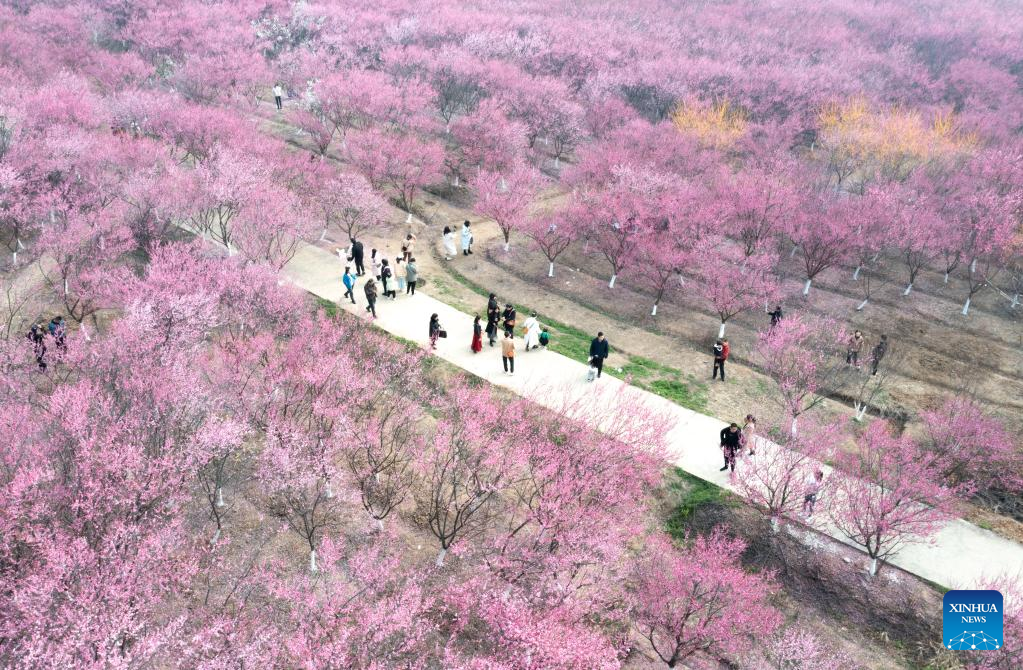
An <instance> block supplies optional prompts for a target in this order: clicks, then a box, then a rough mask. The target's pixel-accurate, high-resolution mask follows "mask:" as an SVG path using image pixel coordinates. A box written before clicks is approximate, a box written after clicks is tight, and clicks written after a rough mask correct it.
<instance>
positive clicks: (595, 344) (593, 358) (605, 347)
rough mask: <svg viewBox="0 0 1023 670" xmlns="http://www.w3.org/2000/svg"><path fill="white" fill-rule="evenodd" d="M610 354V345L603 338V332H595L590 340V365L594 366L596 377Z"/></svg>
mask: <svg viewBox="0 0 1023 670" xmlns="http://www.w3.org/2000/svg"><path fill="white" fill-rule="evenodd" d="M610 355H611V345H610V344H608V341H607V340H606V339H605V338H604V333H602V332H600V333H597V336H596V337H595V338H593V340H592V341H591V342H590V366H591V367H593V368H596V370H597V379H600V374H601V373H602V372H603V371H604V361H606V360H607V357H608V356H610Z"/></svg>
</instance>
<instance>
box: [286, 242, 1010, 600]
mask: <svg viewBox="0 0 1023 670" xmlns="http://www.w3.org/2000/svg"><path fill="white" fill-rule="evenodd" d="M343 269H344V268H343V266H342V264H341V261H340V260H339V259H338V257H337V256H335V255H332V254H330V253H329V252H327V251H325V250H323V249H320V248H318V247H313V246H308V245H304V246H303V247H302V248H301V249H300V250H299V252H298V253H297V254H296V256H295V257H294V259H293V260H292V261H291V263H289V264H288V266H287V267H286V268H285V269H284V274H285V276H286V278H287V279H288V280H290V281H291V282H293V283H294V284H295V285H297V286H298V287H300V288H302V289H304V290H306V291H308V292H310V293H313V294H315V295H317V296H320V297H321V298H325V299H327V300H332V301H335V302H337V301H339V300H341V295H342V293H343V288H342V286H341V280H340V277H341V273H342V271H343ZM362 286H363V283H362V278H360V281H359V283H358V284H357V286H356V293H355V295H356V300H357V301H358V306H353V305H351V303H350V302H348V300H347V299H345V300H343V301H341V302H340V303H339V304H340V305H341V306H342V307H343V308H345V309H346V310H348V311H350V312H352V313H353V314H357V315H359V316H361V317H363V318H368V314H367V313H366V312H365V305H366V298H365V293H363V291H362ZM485 308H486V302H485V300H483V299H482V298H481V299H480V314H481V316H484V313H485ZM434 313H436V314H438V315H439V316H440V322H441V325H442V326H443V327H444V328H445V329H446V330H447V332H448V337H447V339H443V340H440V341H439V342H438V347H437V351H436V352H435V353H436V355H437V356H439V357H441V358H443V359H444V360H447V361H449V362H451V363H453V364H454V365H457V366H458V367H460V368H463V369H465V370H467V371H469V372H471V373H473V374H475V375H478V376H479V377H482V378H484V379H486V380H487V381H489V382H491V383H493V384H496V385H499V386H503V387H505V388H508V389H511V390H512V391H514V392H515V393H518V394H519V395H522V396H524V397H528V398H529V399H531V400H533V401H535V402H537V403H539V404H541V405H545V406H548V407H551V408H554V409H560V408H562V407H564V406H565V405H566V401H567V400H570V399H573V398H579V397H585V396H588V395H589V396H592V395H594V394H598V395H599V401H603V402H606V401H607V399H609V398H614V397H616V396H617V395H619V394H622V393H630V394H635V395H636V397H637V398H640V399H641V400H642V402H643V403H644V404H645V405H646V406H647V407H649V408H650V409H652V410H654V411H659V412H666V413H668V414H669V415H670V416H671V418H672V419H673V420H674V422H675V427H674V428H673V429H672V430H671V432H670V433H669V435H668V442H669V445H670V447H669V448H670V451H671V454H672V457H673V459H674V462H675V463H676V464H677V465H678V466H679V467H681V468H682V469H684V470H685V471H687V472H689V473H691V474H693V475H695V476H697V477H700V478H701V479H704V480H707V481H710V482H713V483H714V484H717V485H718V486H721V487H724V488H728V489H731V488H732V486H731V485H730V483H729V481H728V477H727V475H726V473H724V472H720V471H719V470H718V468H720V467H721V464H722V459H721V452H720V450H719V449H718V441H719V440H718V433H719V432H720V431H721V429H722V428H723V427H724V426H725V425H726V424H725V422H723V421H720V420H718V419H715V418H713V417H710V416H706V415H704V414H700V413H698V412H694V411H692V410H688V409H686V408H684V407H681V406H679V405H676V404H675V403H672V402H671V401H669V400H667V399H665V398H662V397H660V396H657V395H654V394H652V393H648V392H646V391H643V390H640V389H636V388H635V387H631V386H629V385H627V384H625V383H624V382H622V381H620V380H618V379H615V378H613V377H608V376H604V377H603V378H602V379H600V380H599V381H598V382H595V383H587V382H586V370H587V365H586V363H585V361H575V360H571V359H569V358H566V357H564V356H562V355H560V354H556V353H554V352H551V351H543V350H534V351H530V352H523V351H522V350H521V346H522V340H521V339H520V338H518V336H517V338H516V343H517V345H518V348H517V350H516V357H515V362H516V374H515V376H513V377H508V376H505V375H504V373H503V370H502V366H501V353H500V347H499V346H498V347H495V348H493V349H491V348H490V347H489V346H487V344H486V343H484V349H483V351H482V352H481V353H479V354H474V353H473V352H472V351H471V350H470V348H469V344H470V342H471V341H472V316H471V315H466V314H464V313H462V312H460V311H458V310H456V309H455V308H453V307H451V306H449V305H447V304H445V303H443V302H441V301H439V300H437V299H435V298H432V297H430V296H429V295H428V294H426V293H424V292H422V291H419V292H418V293H417V294H416V295H415V296H405V295H400V296H399V297H398V299H397V300H394V301H392V300H390V299H385V298H378V301H377V315H378V317H379V318H377V319H376V320H375V321H374V325H376V326H377V327H379V328H382V329H384V330H386V331H388V332H389V333H392V334H394V335H398V336H401V337H403V338H406V339H408V340H412V341H414V342H417V343H419V344H421V345H425V344H426V343H427V340H428V336H427V325H428V323H429V321H430V315H431V314H434ZM526 316H527V315H524V314H519V321H520V323H521V321H523V320H525V318H526ZM610 335H612V337H611V338H610V342H611V346H612V347H614V338H613V334H610ZM598 428H599V426H598ZM741 465H742V463H741V461H740V463H739V466H740V467H741ZM795 532H798V531H795ZM824 532H828V533H829V534H831V535H832V536H835V537H838V534H837V533H835V532H834V531H833V529H831V530H829V529H827V528H825V529H824ZM840 539H841V538H840ZM891 563H893V564H895V565H897V566H899V567H900V568H902V569H904V570H907V571H909V572H911V573H914V574H916V575H919V576H921V577H924V578H926V579H929V580H931V581H933V582H936V583H938V584H941V585H943V586H947V587H951V588H971V587H972V586H973V585H975V584H977V583H978V582H979V581H980V580H982V579H984V578H991V577H996V576H999V575H1003V574H1007V573H1008V574H1013V575H1015V574H1019V573H1021V572H1023V546H1021V545H1020V544H1017V543H1016V542H1013V541H1011V540H1007V539H1005V538H1002V537H1000V536H998V535H996V534H995V533H992V532H990V531H987V530H984V529H982V528H979V527H977V526H975V525H973V524H971V523H968V522H966V521H963V520H955V521H952V522H950V523H948V524H946V525H945V526H944V528H943V529H942V530H941V531H940V532H939V533H938V534H937V535H936V536H935V537H934V541H933V542H932V543H929V544H911V545H909V546H907V547H905V548H904V549H903V550H902V551H901V552H899V554H898V555H896V556H895V557H894V559H893V560H891ZM866 564H867V560H866V556H865V555H864V566H866ZM894 574H897V573H894V572H892V571H889V572H888V578H891V575H894ZM884 577H885V573H884V571H882V574H881V576H880V577H879V578H884Z"/></svg>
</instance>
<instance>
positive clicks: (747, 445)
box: [739, 414, 757, 456]
mask: <svg viewBox="0 0 1023 670" xmlns="http://www.w3.org/2000/svg"><path fill="white" fill-rule="evenodd" d="M741 433H742V437H741V438H740V440H739V441H740V442H741V443H742V448H743V449H747V450H748V453H749V455H750V456H753V455H755V453H756V449H755V448H754V440H755V439H756V434H757V417H755V416H753V415H752V414H747V415H746V420H745V421H744V422H743V424H742V430H741Z"/></svg>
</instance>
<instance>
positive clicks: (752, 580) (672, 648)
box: [633, 529, 781, 668]
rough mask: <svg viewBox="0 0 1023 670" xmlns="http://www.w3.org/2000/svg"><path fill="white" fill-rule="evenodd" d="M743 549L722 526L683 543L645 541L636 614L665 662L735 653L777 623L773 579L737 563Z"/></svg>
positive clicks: (674, 664)
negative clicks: (771, 598)
mask: <svg viewBox="0 0 1023 670" xmlns="http://www.w3.org/2000/svg"><path fill="white" fill-rule="evenodd" d="M744 549H745V545H744V543H743V542H742V540H738V539H732V538H729V537H727V536H726V535H725V534H724V532H723V531H722V530H721V529H717V530H715V531H714V532H713V533H711V534H710V535H706V536H700V537H696V538H695V539H693V540H692V543H691V545H690V546H687V547H684V548H682V549H676V548H675V547H673V546H672V545H671V543H670V542H668V541H667V540H665V539H663V538H661V537H652V538H649V539H648V541H647V547H646V549H645V551H644V554H643V556H642V557H641V558H640V559H639V560H638V562H637V563H636V566H635V572H634V575H633V583H634V592H633V618H634V621H635V626H636V628H637V630H638V631H639V633H640V634H641V635H642V636H643V637H644V638H646V640H647V641H648V642H649V643H650V646H651V647H652V648H653V650H654V653H656V654H657V657H658V658H660V659H661V661H663V662H664V663H665V664H666V665H667V666H668V667H669V668H674V667H678V666H679V664H680V663H683V662H685V661H686V659H689V658H691V657H692V656H693V655H694V654H696V653H699V652H702V653H710V654H715V655H722V654H724V655H730V656H740V655H742V654H743V653H745V652H747V651H748V650H749V649H750V647H751V646H752V645H753V644H754V641H755V640H757V639H760V638H766V637H767V636H769V635H771V633H773V632H774V630H775V629H776V628H777V627H778V625H779V624H780V622H781V617H780V615H779V614H778V613H777V612H776V611H775V610H774V609H773V608H771V606H770V604H769V603H768V598H769V596H770V594H771V593H772V592H773V590H774V588H775V587H774V584H773V581H772V578H771V577H770V576H769V575H764V574H759V575H755V574H749V573H747V572H745V571H744V570H743V569H742V566H741V565H740V564H739V555H740V554H741V553H742V551H743V550H744Z"/></svg>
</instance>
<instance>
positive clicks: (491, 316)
mask: <svg viewBox="0 0 1023 670" xmlns="http://www.w3.org/2000/svg"><path fill="white" fill-rule="evenodd" d="M500 320H501V307H500V305H498V304H497V296H496V295H495V294H493V293H491V294H490V299H489V300H487V339H489V340H490V346H494V343H495V342H497V322H498V321H500Z"/></svg>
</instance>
